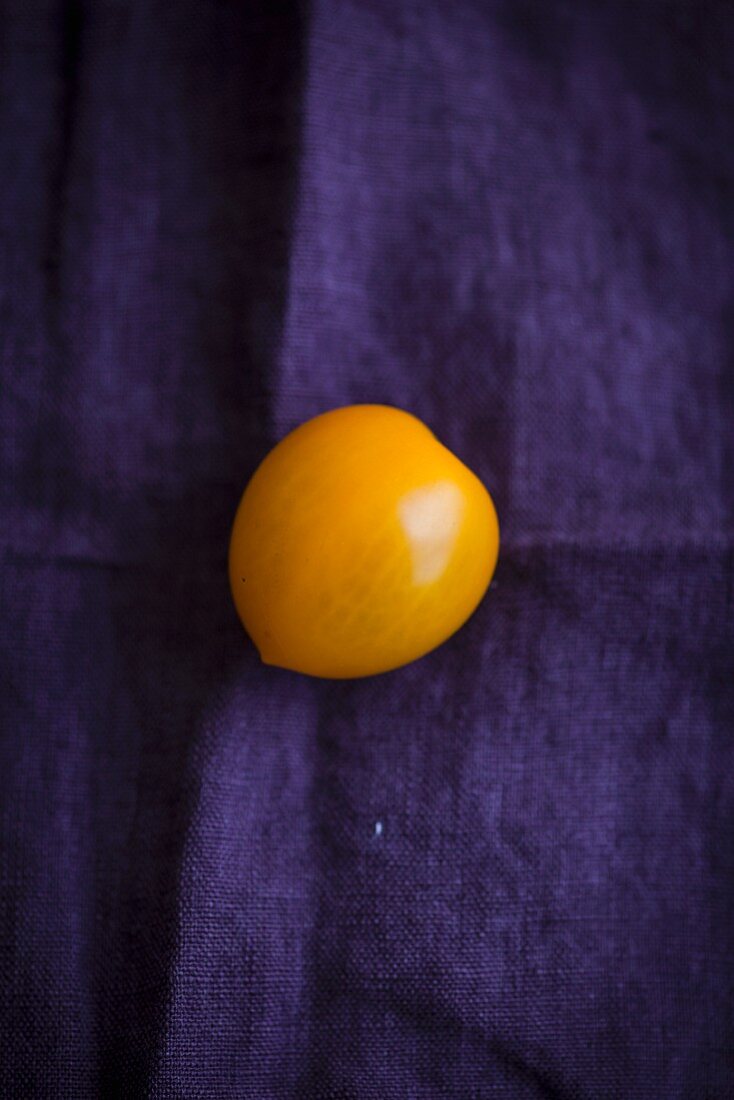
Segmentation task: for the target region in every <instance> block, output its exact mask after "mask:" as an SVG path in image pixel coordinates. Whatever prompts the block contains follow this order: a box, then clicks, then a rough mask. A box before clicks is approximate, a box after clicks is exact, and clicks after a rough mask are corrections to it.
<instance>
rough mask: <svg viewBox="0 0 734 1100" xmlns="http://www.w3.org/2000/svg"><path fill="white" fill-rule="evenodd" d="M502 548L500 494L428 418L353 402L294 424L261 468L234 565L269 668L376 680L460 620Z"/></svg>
mask: <svg viewBox="0 0 734 1100" xmlns="http://www.w3.org/2000/svg"><path fill="white" fill-rule="evenodd" d="M498 550H499V527H498V523H497V515H496V512H495V509H494V505H493V503H492V499H491V497H490V496H489V493H488V492H487V490H486V489H485V488H484V486H483V485H482V483H481V482H480V481H479V479H478V478H477V477H476V476H475V475H474V474H473V473H472V472H471V470H469V469H468V468H467V467H466V466H465V465H464V464H463V463H462V462H460V460H459V459H458V458H456V456H455V455H453V454H452V453H451V452H450V451H449V450H448V449H447V448H446V447H444V446H443V444H441V443H440V442H439V441H438V440H437V439H436V437H435V436H434V435H433V434H432V433H431V432H430V431H429V429H428V428H427V427H426V426H425V424H423V423H422V422H421V421H420V420H418V419H417V418H416V417H414V416H412V415H411V414H410V413H407V412H403V411H402V410H400V409H396V408H392V407H390V406H386V405H349V406H346V407H344V408H339V409H333V410H332V411H330V412H326V413H322V414H321V415H320V416H316V417H314V418H313V419H312V420H308V421H306V423H304V424H302V425H301V426H300V427H298V428H296V429H295V430H294V431H292V432H291V433H290V434H289V435H287V436H286V437H285V438H284V439H283V440H281V442H280V443H278V444H277V446H275V447H274V448H273V450H272V451H271V452H270V453H269V454H268V455H267V456H266V457H265V459H264V460H263V462H262V463H261V464H260V466H259V467H258V469H257V470H256V471H255V473H254V474H253V476H252V478H251V480H250V482H249V484H248V485H247V488H246V489H245V492H244V494H243V496H242V500H241V501H240V505H239V508H238V510H237V514H236V516H235V521H234V526H233V529H232V537H231V541H230V549H229V575H230V584H231V588H232V595H233V598H234V602H235V606H236V608H237V611H238V613H239V616H240V618H241V620H242V622H243V624H244V626H245V629H246V630H247V632H248V633H249V635H250V637H251V638H252V640H253V642H254V643H255V645H256V646H257V648H258V651H259V653H260V656H261V658H262V660H263V661H264V662H265V663H266V664H273V665H279V666H281V667H283V668H289V669H293V670H295V671H297V672H303V673H307V674H309V675H312V676H324V677H334V678H347V677H357V676H370V675H373V674H374V673H378V672H386V671H388V670H389V669H393V668H398V667H399V666H401V665H404V664H407V663H408V662H410V661H413V660H415V659H416V658H417V657H421V656H422V655H423V654H425V653H428V652H429V651H430V650H432V649H434V648H435V647H436V646H437V645H440V644H441V642H443V641H445V640H446V639H447V638H448V637H450V636H451V635H452V634H453V633H454V632H455V631H456V630H458V629H459V627H460V626H461V625H462V624H463V623H464V622H465V621H466V619H467V618H468V617H469V616H470V615H471V613H472V612H473V611H474V609H475V608H476V606H477V604H478V603H479V601H480V600H481V598H482V596H483V595H484V593H485V591H486V589H487V587H488V585H489V582H490V580H491V578H492V574H493V572H494V568H495V564H496V561H497V554H498Z"/></svg>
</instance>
